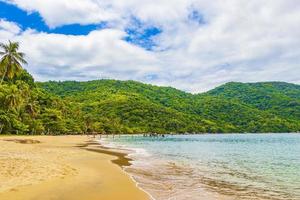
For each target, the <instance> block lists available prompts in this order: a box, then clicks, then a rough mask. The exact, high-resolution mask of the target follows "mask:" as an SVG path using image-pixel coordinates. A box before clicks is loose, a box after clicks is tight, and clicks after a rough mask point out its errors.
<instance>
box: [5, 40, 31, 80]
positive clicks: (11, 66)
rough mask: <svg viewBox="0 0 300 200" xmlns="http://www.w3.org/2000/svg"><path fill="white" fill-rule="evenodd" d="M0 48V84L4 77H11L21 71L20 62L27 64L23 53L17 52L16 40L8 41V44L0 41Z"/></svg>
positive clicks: (17, 44)
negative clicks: (0, 77) (0, 76)
mask: <svg viewBox="0 0 300 200" xmlns="http://www.w3.org/2000/svg"><path fill="white" fill-rule="evenodd" d="M0 48H1V49H2V50H3V51H0V56H2V58H1V60H0V74H1V75H2V79H1V82H0V85H1V84H2V82H3V80H4V78H5V77H7V78H9V79H12V78H13V77H15V76H16V75H17V74H18V73H20V72H21V71H22V65H21V64H27V62H26V60H25V59H24V57H25V54H24V53H22V52H18V50H19V43H18V42H11V41H9V43H8V44H4V43H0Z"/></svg>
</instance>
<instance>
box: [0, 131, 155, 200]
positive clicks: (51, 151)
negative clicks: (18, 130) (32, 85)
mask: <svg viewBox="0 0 300 200" xmlns="http://www.w3.org/2000/svg"><path fill="white" fill-rule="evenodd" d="M0 150H1V151H0V166H1V171H0V182H1V186H0V199H3V200H6V199H7V200H8V199H16V200H17V199H22V200H27V199H28V200H31V199H41V198H42V199H45V200H47V199H60V200H62V199H66V200H67V199H75V200H76V199H78V200H79V199H89V200H93V199H106V200H110V199H111V200H115V199H131V200H135V199H136V200H149V199H151V198H150V197H149V195H148V194H147V193H146V192H144V191H143V190H142V189H141V188H139V187H138V185H137V183H136V182H135V181H134V179H133V178H132V177H131V176H130V175H129V174H127V173H126V172H125V171H124V170H123V169H122V167H125V166H128V165H130V163H129V162H130V159H129V158H126V154H125V153H121V152H116V151H112V150H110V149H107V148H105V147H101V145H100V144H99V143H97V142H96V141H95V139H93V138H88V137H87V136H1V137H0Z"/></svg>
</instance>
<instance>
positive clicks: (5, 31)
mask: <svg viewBox="0 0 300 200" xmlns="http://www.w3.org/2000/svg"><path fill="white" fill-rule="evenodd" d="M20 32H21V29H20V27H19V26H18V25H17V24H16V23H13V22H9V21H7V20H4V19H0V42H4V41H5V40H4V39H9V38H11V37H14V36H15V35H17V34H19V33H20Z"/></svg>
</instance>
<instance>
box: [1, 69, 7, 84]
mask: <svg viewBox="0 0 300 200" xmlns="http://www.w3.org/2000/svg"><path fill="white" fill-rule="evenodd" d="M6 73H7V67H5V71H4V73H3V76H2V78H1V82H0V85H2V83H3V80H4V78H5V75H6Z"/></svg>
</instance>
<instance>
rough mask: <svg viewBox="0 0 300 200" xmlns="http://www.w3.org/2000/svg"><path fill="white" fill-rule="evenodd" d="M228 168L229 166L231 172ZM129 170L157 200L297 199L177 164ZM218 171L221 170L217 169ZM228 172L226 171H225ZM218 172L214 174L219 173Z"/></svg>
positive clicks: (241, 174)
mask: <svg viewBox="0 0 300 200" xmlns="http://www.w3.org/2000/svg"><path fill="white" fill-rule="evenodd" d="M227 170H228V169H226V171H227ZM126 171H127V172H128V173H130V174H132V175H133V176H134V178H135V179H136V181H137V182H138V183H139V186H140V187H142V188H143V189H145V190H146V191H148V192H150V193H151V194H152V196H153V197H154V198H155V199H156V200H165V199H168V200H183V199H187V198H188V199H190V200H199V199H205V200H212V199H218V200H227V199H228V200H229V199H245V200H247V199H249V200H287V199H289V200H296V198H295V197H293V196H291V195H290V194H289V193H284V192H282V191H276V190H268V189H264V188H259V187H257V186H254V185H239V183H238V182H237V183H234V182H228V181H224V180H221V179H216V178H212V177H210V174H209V172H207V171H205V172H201V171H199V169H193V168H191V167H187V166H179V165H176V164H175V163H172V162H169V163H165V164H163V163H160V164H158V163H156V164H154V165H152V166H150V165H147V167H145V166H143V167H141V166H135V165H133V166H131V167H128V168H126ZM215 173H216V174H217V172H215ZM223 173H225V172H223ZM227 173H228V174H229V175H231V176H233V177H234V176H236V177H239V176H241V177H243V178H250V179H256V180H257V178H258V177H249V176H248V175H247V174H243V173H240V172H236V174H234V172H233V171H231V172H229V171H227ZM216 174H214V176H215V175H216Z"/></svg>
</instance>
